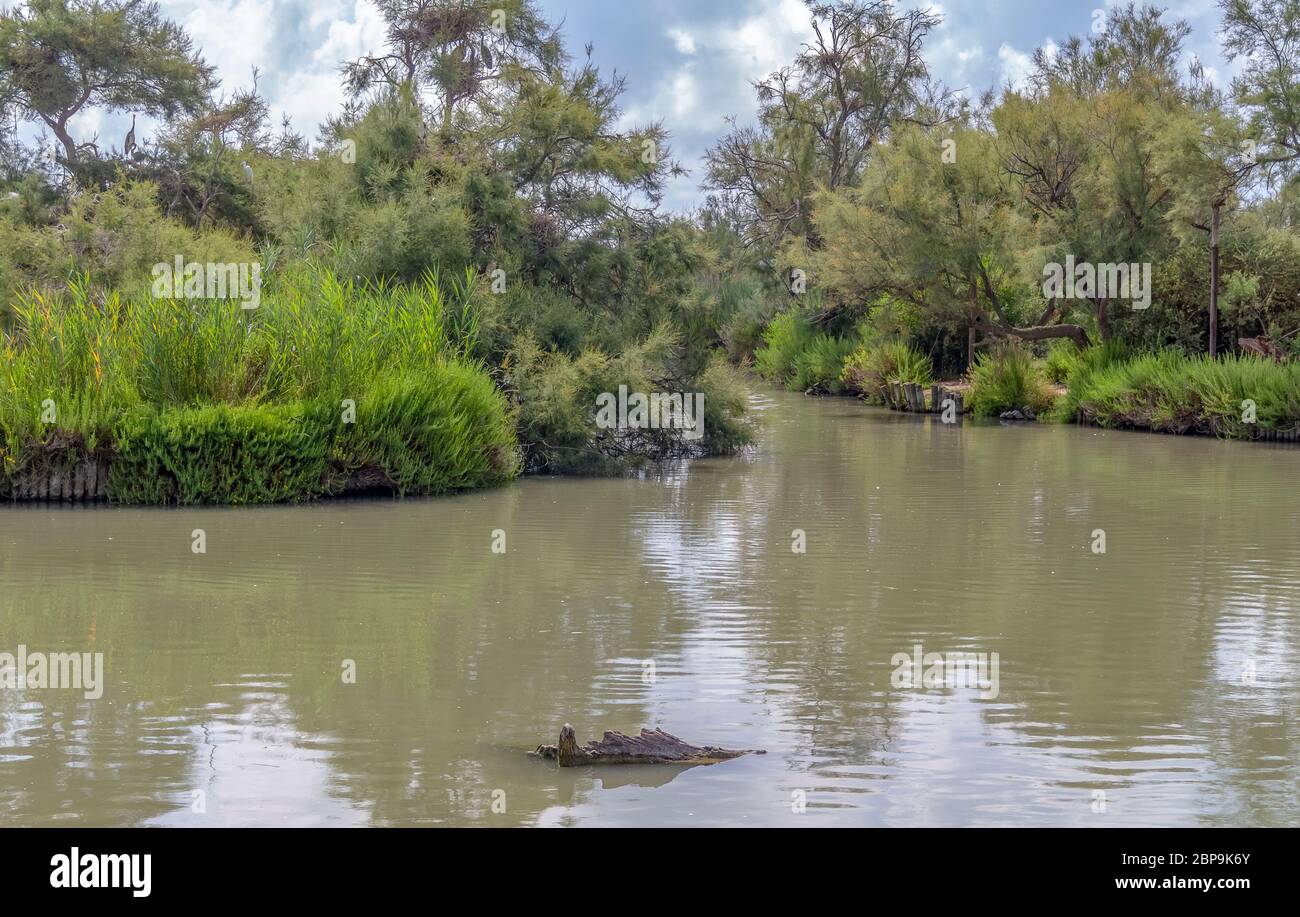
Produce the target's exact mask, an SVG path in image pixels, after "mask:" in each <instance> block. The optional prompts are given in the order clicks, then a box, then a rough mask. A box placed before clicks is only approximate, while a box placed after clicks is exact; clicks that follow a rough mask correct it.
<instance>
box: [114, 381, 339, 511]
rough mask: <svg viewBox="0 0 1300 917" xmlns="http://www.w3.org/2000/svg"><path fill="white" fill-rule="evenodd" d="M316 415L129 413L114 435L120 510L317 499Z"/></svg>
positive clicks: (149, 408) (325, 444)
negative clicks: (126, 506)
mask: <svg viewBox="0 0 1300 917" xmlns="http://www.w3.org/2000/svg"><path fill="white" fill-rule="evenodd" d="M328 429H329V428H328V426H327V424H326V423H325V422H324V413H323V411H321V410H318V411H316V412H313V411H310V410H308V409H307V408H305V407H304V406H303V405H302V404H292V405H275V406H268V405H247V406H231V405H225V404H217V405H206V406H203V407H193V408H158V407H156V406H154V405H142V406H140V407H138V408H136V409H133V410H132V411H130V412H128V413H127V414H126V415H125V416H123V417H122V419H121V420H120V421H119V422H118V423H117V425H116V426H115V428H114V431H113V444H114V448H115V449H116V451H117V455H116V457H115V458H114V461H113V463H112V465H110V466H109V475H108V492H109V497H110V499H112V500H114V501H115V502H118V503H154V504H170V503H179V504H182V505H188V504H196V503H234V504H240V503H279V502H285V501H297V500H309V499H312V498H315V497H318V496H320V495H321V493H322V491H323V484H324V481H325V471H326V462H325V460H326V456H327V453H328V448H329V435H328Z"/></svg>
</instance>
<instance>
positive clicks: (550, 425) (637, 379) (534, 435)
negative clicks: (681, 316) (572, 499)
mask: <svg viewBox="0 0 1300 917" xmlns="http://www.w3.org/2000/svg"><path fill="white" fill-rule="evenodd" d="M679 353H680V351H679V346H678V342H677V340H676V338H675V336H674V335H672V334H671V333H669V332H667V331H666V329H660V330H658V331H656V332H655V333H653V334H651V335H650V336H648V337H647V338H645V339H644V340H642V341H639V342H637V343H636V344H634V345H632V346H630V347H628V348H626V349H625V350H624V351H623V352H621V353H620V354H619V355H618V356H616V357H611V356H608V355H607V354H605V353H603V352H601V351H598V350H594V349H587V350H584V351H583V352H582V353H580V354H578V355H576V356H572V355H569V354H566V353H563V352H560V351H555V350H544V349H543V348H541V347H540V346H538V344H537V343H536V342H535V341H534V340H532V339H531V338H528V337H524V338H523V339H521V340H520V341H519V342H518V344H517V345H516V347H515V349H514V351H513V352H512V354H511V355H510V361H509V371H508V380H507V382H508V386H509V388H510V390H511V392H512V393H513V395H514V397H515V400H516V403H517V405H518V407H517V412H518V424H519V437H520V440H521V441H522V442H523V443H524V447H525V452H526V457H525V462H526V467H527V468H528V469H529V470H532V471H544V472H549V473H575V472H576V473H597V474H608V473H616V472H620V471H625V470H628V469H629V468H634V467H637V466H640V465H644V464H645V463H646V462H648V461H654V460H661V459H668V458H677V457H684V456H689V455H699V454H714V455H716V454H726V453H729V452H732V451H735V450H736V449H738V448H740V447H741V446H743V445H745V444H746V443H748V442H749V441H750V438H751V436H752V431H751V430H750V428H749V426H748V424H747V423H746V422H745V420H744V414H745V411H746V399H745V393H744V388H743V385H742V384H741V382H740V379H739V377H738V374H737V373H736V371H735V370H734V369H733V368H732V367H730V366H729V365H728V364H727V363H726V362H725V361H724V360H723V359H722V358H721V357H720V356H719V357H715V358H714V359H712V360H710V362H709V363H708V365H707V366H706V367H705V368H704V370H703V371H702V372H701V373H698V374H695V375H692V376H682V375H680V374H679V373H678V372H677V367H678V366H679V365H680V359H679ZM620 386H625V387H626V390H627V392H628V393H635V392H641V393H645V394H651V393H655V392H661V393H674V392H675V393H680V394H683V395H693V394H694V393H696V392H699V393H702V394H703V396H704V431H703V438H702V439H701V440H698V441H690V440H687V439H686V438H685V437H684V436H683V435H682V432H681V431H680V430H673V429H659V430H653V429H647V430H639V431H622V430H602V429H599V428H598V427H597V424H596V416H595V415H596V409H597V399H598V398H599V397H600V396H601V395H602V394H604V393H609V394H612V395H615V396H617V393H618V392H619V389H620Z"/></svg>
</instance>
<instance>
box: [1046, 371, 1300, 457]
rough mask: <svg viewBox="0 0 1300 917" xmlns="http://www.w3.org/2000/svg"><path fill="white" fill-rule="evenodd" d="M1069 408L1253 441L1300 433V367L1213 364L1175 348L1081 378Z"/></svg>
mask: <svg viewBox="0 0 1300 917" xmlns="http://www.w3.org/2000/svg"><path fill="white" fill-rule="evenodd" d="M1249 404H1253V405H1254V415H1255V416H1254V421H1253V422H1251V421H1250V420H1249V419H1248V418H1249V416H1250V413H1249V411H1248V406H1249ZM1070 407H1073V408H1074V409H1075V410H1076V411H1077V412H1078V414H1080V415H1082V417H1083V418H1084V419H1087V420H1089V421H1092V422H1094V423H1099V424H1101V425H1103V426H1108V427H1136V428H1139V429H1148V430H1155V431H1159V432H1164V433H1188V432H1196V433H1211V434H1214V435H1217V436H1223V437H1228V438H1251V437H1254V436H1257V435H1258V434H1259V432H1260V431H1261V430H1295V429H1298V428H1300V363H1286V364H1279V363H1274V362H1272V361H1269V360H1263V359H1260V358H1258V357H1254V356H1229V357H1221V358H1220V359H1219V360H1210V359H1209V358H1208V357H1204V356H1198V357H1187V356H1184V355H1183V354H1181V353H1178V352H1177V351H1172V350H1170V351H1164V352H1162V353H1156V354H1145V355H1142V356H1139V357H1135V358H1133V359H1129V360H1114V361H1110V362H1107V363H1105V364H1104V365H1099V366H1097V367H1096V368H1093V369H1091V370H1089V371H1087V372H1077V373H1075V375H1074V376H1072V382H1071V393H1070ZM1066 409H1068V408H1066ZM1067 419H1073V418H1067Z"/></svg>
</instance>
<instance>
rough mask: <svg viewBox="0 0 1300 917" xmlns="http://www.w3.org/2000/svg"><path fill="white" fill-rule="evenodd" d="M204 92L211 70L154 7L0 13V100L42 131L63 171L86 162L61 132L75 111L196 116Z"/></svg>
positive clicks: (76, 3) (135, 4) (56, 3)
mask: <svg viewBox="0 0 1300 917" xmlns="http://www.w3.org/2000/svg"><path fill="white" fill-rule="evenodd" d="M212 85H213V84H212V68H210V67H208V66H207V65H206V64H204V62H203V60H202V59H201V58H200V57H199V56H198V55H197V54H196V53H195V52H194V49H193V44H192V42H191V41H190V38H189V36H187V35H186V34H185V32H184V30H183V29H181V27H180V26H178V25H176V24H175V23H173V22H170V21H168V20H166V19H163V18H162V16H161V15H160V14H159V11H158V5H157V4H156V3H146V2H140V0H29V2H27V3H26V4H22V5H19V6H17V7H15V8H13V9H12V10H9V11H6V12H3V13H0V100H5V101H6V102H9V103H11V104H13V105H14V106H15V107H16V108H17V109H18V111H20V112H21V113H22V114H23V116H24V117H26V118H28V119H30V120H39V121H41V122H42V123H44V124H45V125H47V126H49V127H50V129H51V130H53V131H54V134H55V136H56V137H57V138H58V140H59V143H60V144H61V145H62V147H63V150H62V154H61V155H62V158H63V160H64V162H65V163H66V164H67V165H68V166H69V167H76V166H77V165H78V164H80V163H82V162H83V161H85V160H86V159H87V158H88V153H89V151H88V150H87V149H86V147H85V145H81V146H79V145H78V144H77V142H76V140H75V139H74V138H73V137H72V136H71V134H69V133H68V130H67V124H68V121H69V119H71V118H72V117H73V116H75V115H76V114H78V113H79V112H81V111H82V110H84V109H86V108H106V109H126V110H128V111H141V112H146V113H148V114H153V115H169V116H170V115H174V114H176V113H177V112H178V111H196V110H197V109H198V108H199V107H200V106H201V104H202V103H203V101H204V99H205V98H206V97H207V94H208V93H209V91H210V89H211V87H212ZM91 158H93V157H91Z"/></svg>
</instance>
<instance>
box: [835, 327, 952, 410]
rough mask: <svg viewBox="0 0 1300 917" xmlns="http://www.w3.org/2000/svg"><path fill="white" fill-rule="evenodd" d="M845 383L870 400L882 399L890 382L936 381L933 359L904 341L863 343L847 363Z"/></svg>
mask: <svg viewBox="0 0 1300 917" xmlns="http://www.w3.org/2000/svg"><path fill="white" fill-rule="evenodd" d="M843 380H844V385H845V387H846V388H848V389H849V391H852V392H856V393H858V394H860V395H862V396H863V397H865V398H866V399H867V400H868V401H876V402H883V401H884V400H885V396H884V392H885V390H886V388H887V387H888V385H889V383H890V382H915V383H917V384H918V385H929V384H930V383H931V382H933V381H934V369H933V365H932V364H931V361H930V358H929V357H928V356H927V355H926V354H924V353H921V351H919V350H916V349H915V348H913V347H910V346H908V344H906V343H905V342H903V341H886V342H883V343H879V344H875V345H864V346H862V347H860V348H858V349H857V350H856V351H854V352H853V354H852V355H850V356H849V358H848V359H847V360H846V361H845V362H844V368H843Z"/></svg>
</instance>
